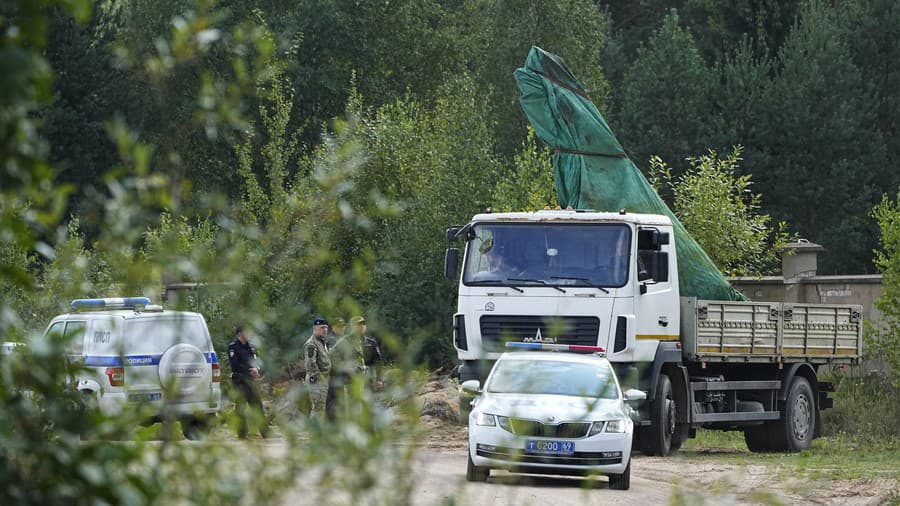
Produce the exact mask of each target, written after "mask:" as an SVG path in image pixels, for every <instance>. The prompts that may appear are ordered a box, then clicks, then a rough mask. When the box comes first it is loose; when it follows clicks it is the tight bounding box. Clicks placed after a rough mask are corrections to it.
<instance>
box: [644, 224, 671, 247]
mask: <svg viewBox="0 0 900 506" xmlns="http://www.w3.org/2000/svg"><path fill="white" fill-rule="evenodd" d="M666 244H669V233H668V232H660V231H659V230H656V229H655V228H644V229H641V230H639V231H638V249H644V250H653V251H659V249H660V248H661V247H662V246H665V245H666Z"/></svg>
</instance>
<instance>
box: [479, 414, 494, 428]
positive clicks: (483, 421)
mask: <svg viewBox="0 0 900 506" xmlns="http://www.w3.org/2000/svg"><path fill="white" fill-rule="evenodd" d="M475 425H487V426H490V427H494V426H495V425H497V422H496V421H495V420H494V415H489V414H487V413H482V412H480V411H479V412H478V414H477V415H475Z"/></svg>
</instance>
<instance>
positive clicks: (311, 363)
mask: <svg viewBox="0 0 900 506" xmlns="http://www.w3.org/2000/svg"><path fill="white" fill-rule="evenodd" d="M304 348H305V352H304V357H305V365H306V384H307V385H309V400H310V411H309V416H310V417H316V418H321V417H322V416H323V415H324V414H325V400H326V399H327V398H328V378H329V376H330V375H331V358H329V356H328V322H327V321H326V320H325V318H322V317H320V316H318V317H316V318H313V322H312V336H310V338H309V340H308V341H306V346H305V347H304Z"/></svg>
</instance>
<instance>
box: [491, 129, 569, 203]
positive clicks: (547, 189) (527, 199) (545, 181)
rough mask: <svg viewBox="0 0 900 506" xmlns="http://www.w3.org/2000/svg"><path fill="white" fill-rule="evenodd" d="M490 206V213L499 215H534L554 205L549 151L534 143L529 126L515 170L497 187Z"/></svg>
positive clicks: (536, 141) (555, 200) (554, 198)
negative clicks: (506, 213)
mask: <svg viewBox="0 0 900 506" xmlns="http://www.w3.org/2000/svg"><path fill="white" fill-rule="evenodd" d="M492 204H493V207H494V211H500V212H503V211H535V210H538V209H543V208H544V207H547V206H549V207H551V208H553V207H556V206H557V205H558V201H557V198H556V184H554V182H553V165H552V164H551V163H550V149H549V148H547V146H543V145H540V144H539V143H538V140H537V137H536V135H535V133H534V129H533V128H531V127H530V126H529V127H528V136H527V137H526V138H525V141H524V142H522V148H521V150H520V151H519V152H518V153H517V154H516V158H515V169H514V171H513V173H512V175H511V176H510V177H507V178H504V179H503V180H501V181H499V182H498V183H497V186H496V187H495V188H494V195H493V200H492Z"/></svg>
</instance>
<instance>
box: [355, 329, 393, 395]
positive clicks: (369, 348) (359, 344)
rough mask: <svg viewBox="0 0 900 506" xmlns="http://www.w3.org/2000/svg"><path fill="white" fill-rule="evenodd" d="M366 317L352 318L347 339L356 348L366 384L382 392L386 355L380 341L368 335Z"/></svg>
mask: <svg viewBox="0 0 900 506" xmlns="http://www.w3.org/2000/svg"><path fill="white" fill-rule="evenodd" d="M366 330H368V327H367V326H366V319H365V318H363V317H362V316H355V317H353V318H352V319H351V320H350V334H349V335H348V336H347V340H349V341H350V343H352V345H353V346H354V347H355V348H356V356H357V364H359V370H360V371H361V372H362V373H363V374H364V375H365V379H366V386H367V387H369V388H370V389H371V390H372V391H375V392H380V391H381V389H382V388H383V387H384V381H383V379H382V374H383V372H384V371H383V369H384V364H385V361H384V356H383V355H382V354H381V348H380V347H379V346H378V341H376V340H375V339H374V338H372V337H369V336H367V335H366Z"/></svg>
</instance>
